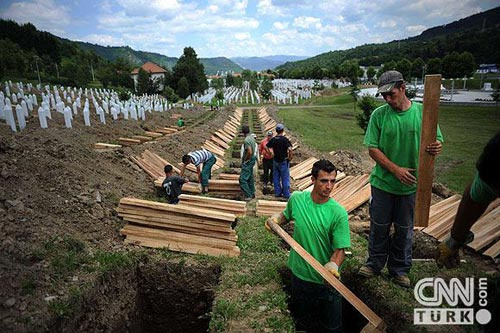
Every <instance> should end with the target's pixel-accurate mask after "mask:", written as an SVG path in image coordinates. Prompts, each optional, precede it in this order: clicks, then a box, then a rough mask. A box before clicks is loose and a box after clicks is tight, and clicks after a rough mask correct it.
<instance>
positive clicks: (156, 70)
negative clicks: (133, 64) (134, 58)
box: [130, 61, 167, 90]
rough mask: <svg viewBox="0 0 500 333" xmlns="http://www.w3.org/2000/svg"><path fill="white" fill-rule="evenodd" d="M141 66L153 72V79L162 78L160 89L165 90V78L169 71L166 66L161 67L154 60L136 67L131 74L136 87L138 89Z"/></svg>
mask: <svg viewBox="0 0 500 333" xmlns="http://www.w3.org/2000/svg"><path fill="white" fill-rule="evenodd" d="M139 68H142V69H143V70H144V71H146V72H148V73H149V74H151V79H153V80H160V85H159V89H160V90H163V79H164V78H165V73H166V72H167V71H166V70H165V69H164V68H161V67H160V66H158V65H157V64H155V63H154V62H151V61H148V62H146V63H145V64H144V65H142V66H141V67H138V68H135V69H134V70H133V71H132V72H130V75H131V76H132V79H134V87H135V88H136V89H137V79H138V78H139Z"/></svg>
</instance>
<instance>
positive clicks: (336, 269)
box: [323, 261, 340, 279]
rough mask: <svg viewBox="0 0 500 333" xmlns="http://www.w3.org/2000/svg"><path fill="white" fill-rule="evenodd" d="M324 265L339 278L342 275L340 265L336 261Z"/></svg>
mask: <svg viewBox="0 0 500 333" xmlns="http://www.w3.org/2000/svg"><path fill="white" fill-rule="evenodd" d="M323 267H325V269H326V270H327V271H329V272H330V273H331V274H332V275H333V276H335V277H336V278H337V279H338V278H339V277H340V273H339V265H337V264H336V263H335V262H333V261H330V262H327V263H326V264H325V266H323Z"/></svg>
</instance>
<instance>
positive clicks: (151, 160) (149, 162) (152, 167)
mask: <svg viewBox="0 0 500 333" xmlns="http://www.w3.org/2000/svg"><path fill="white" fill-rule="evenodd" d="M129 158H130V160H132V162H134V163H135V164H137V165H138V166H139V167H140V168H141V169H142V170H144V171H145V172H146V173H147V174H148V175H149V176H150V177H151V178H153V179H154V180H156V179H158V178H162V181H163V178H165V171H164V170H163V169H164V168H165V165H167V164H170V165H172V168H173V170H174V171H175V172H177V173H179V172H180V171H179V169H178V168H176V167H175V165H173V164H171V163H169V162H168V161H167V160H165V159H163V158H162V157H160V156H159V155H157V154H155V153H153V152H150V151H149V150H147V149H146V150H145V151H144V152H143V153H142V154H141V155H140V156H132V155H131V156H130V157H129ZM160 186H161V182H160Z"/></svg>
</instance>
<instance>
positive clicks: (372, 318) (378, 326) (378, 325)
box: [268, 221, 387, 331]
mask: <svg viewBox="0 0 500 333" xmlns="http://www.w3.org/2000/svg"><path fill="white" fill-rule="evenodd" d="M268 224H269V226H270V227H271V229H272V230H273V231H274V232H275V233H276V234H278V236H280V237H281V238H283V240H284V241H285V242H287V243H288V245H290V246H291V248H292V249H294V250H295V252H297V253H298V254H299V255H300V256H301V257H302V259H304V260H305V261H306V262H307V263H308V264H309V265H311V266H312V267H313V268H314V269H315V270H316V272H318V273H319V275H321V277H322V278H323V279H325V280H326V281H327V282H328V283H329V284H330V285H331V286H332V287H333V288H335V289H336V290H337V291H338V292H339V293H340V294H341V295H342V296H343V297H344V298H345V299H346V300H347V301H348V302H349V303H351V304H352V306H354V308H356V310H358V311H359V312H360V313H361V314H362V315H363V317H365V318H366V319H367V320H368V322H369V324H370V325H369V326H370V327H372V328H373V329H375V330H378V331H384V330H385V329H386V327H387V326H386V324H385V322H384V321H383V320H382V318H380V317H379V316H377V314H376V313H375V312H373V311H372V309H370V308H369V307H368V306H367V305H366V304H365V303H363V301H362V300H360V299H359V298H358V297H357V296H356V295H354V294H353V292H352V291H350V290H349V289H348V288H347V287H346V286H345V285H344V284H343V283H342V282H340V281H339V280H338V279H337V278H335V277H334V276H333V275H332V274H331V273H330V272H328V270H326V268H324V267H323V265H321V264H320V263H319V262H318V261H317V260H316V259H315V258H314V257H313V256H312V255H310V254H309V253H308V252H307V251H306V250H304V248H303V247H302V246H301V245H300V244H299V243H297V242H296V241H295V240H294V239H293V238H292V237H291V236H290V235H289V234H287V233H286V232H285V231H284V230H283V229H282V228H281V227H280V226H279V225H277V224H276V223H274V222H271V221H269V222H268Z"/></svg>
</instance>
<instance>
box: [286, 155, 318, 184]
mask: <svg viewBox="0 0 500 333" xmlns="http://www.w3.org/2000/svg"><path fill="white" fill-rule="evenodd" d="M317 161H319V160H318V159H317V158H316V157H309V158H308V159H307V160H305V161H302V162H300V163H299V164H297V165H295V166H293V167H291V168H290V178H292V179H293V180H298V179H302V178H304V177H307V176H310V175H311V169H312V166H313V164H314V163H316V162H317Z"/></svg>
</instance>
